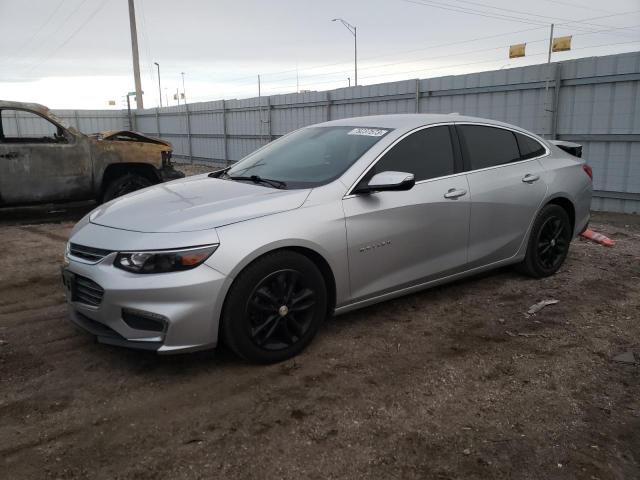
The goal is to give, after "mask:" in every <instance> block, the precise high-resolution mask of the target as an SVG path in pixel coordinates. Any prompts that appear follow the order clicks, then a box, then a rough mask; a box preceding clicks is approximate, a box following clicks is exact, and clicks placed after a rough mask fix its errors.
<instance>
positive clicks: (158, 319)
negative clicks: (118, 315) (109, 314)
mask: <svg viewBox="0 0 640 480" xmlns="http://www.w3.org/2000/svg"><path fill="white" fill-rule="evenodd" d="M122 321H123V322H124V323H126V324H127V325H128V326H129V327H131V328H133V329H135V330H148V331H151V332H164V331H165V329H166V326H167V318H166V317H163V316H162V315H159V314H157V313H152V312H145V311H142V310H135V309H132V308H123V309H122Z"/></svg>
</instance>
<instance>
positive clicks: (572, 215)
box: [540, 194, 576, 233]
mask: <svg viewBox="0 0 640 480" xmlns="http://www.w3.org/2000/svg"><path fill="white" fill-rule="evenodd" d="M547 205H558V206H559V207H562V209H563V210H564V211H565V212H567V215H569V221H570V222H571V231H572V232H574V233H575V228H576V207H575V205H574V203H573V201H572V200H571V199H570V198H569V196H568V195H562V194H559V195H556V196H554V197H552V198H550V199H548V200H547V202H546V203H545V204H544V205H543V206H542V207H541V208H540V210H542V208H544V207H546V206H547Z"/></svg>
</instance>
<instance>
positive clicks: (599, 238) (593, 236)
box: [580, 228, 616, 247]
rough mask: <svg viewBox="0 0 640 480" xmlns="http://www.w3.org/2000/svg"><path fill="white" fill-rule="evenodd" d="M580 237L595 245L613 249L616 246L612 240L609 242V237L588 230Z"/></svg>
mask: <svg viewBox="0 0 640 480" xmlns="http://www.w3.org/2000/svg"><path fill="white" fill-rule="evenodd" d="M580 236H581V237H584V238H586V239H588V240H591V241H592V242H596V243H599V244H600V245H604V246H605V247H613V246H614V245H615V244H616V242H615V241H614V240H611V239H610V238H609V237H607V236H605V235H603V234H601V233H598V232H594V231H593V230H591V229H590V228H587V229H586V230H585V231H584V232H582V233H581V234H580Z"/></svg>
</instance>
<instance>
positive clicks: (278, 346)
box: [222, 250, 327, 363]
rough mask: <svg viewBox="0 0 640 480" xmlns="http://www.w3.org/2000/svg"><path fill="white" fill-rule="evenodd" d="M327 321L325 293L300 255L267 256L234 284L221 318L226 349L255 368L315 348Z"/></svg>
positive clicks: (316, 274) (310, 265)
mask: <svg viewBox="0 0 640 480" xmlns="http://www.w3.org/2000/svg"><path fill="white" fill-rule="evenodd" d="M326 315H327V288H326V285H325V282H324V278H323V276H322V274H321V273H320V271H319V270H318V268H317V267H316V266H315V264H314V263H313V262H312V261H311V260H309V259H308V258H307V257H305V256H304V255H301V254H300V253H297V252H293V251H288V250H283V251H278V252H274V253H270V254H267V255H265V256H263V257H261V258H259V259H258V260H256V261H255V262H254V263H252V264H250V265H249V266H248V267H247V268H246V269H245V270H243V271H242V272H241V273H240V274H239V275H238V277H237V278H236V280H235V281H234V283H233V285H232V286H231V289H230V291H229V294H228V296H227V300H226V302H225V307H224V311H223V315H222V335H223V339H224V342H225V343H226V345H227V346H228V347H229V348H231V349H232V350H233V351H234V352H236V353H237V354H238V355H240V356H241V357H243V358H245V359H247V360H249V361H252V362H257V363H274V362H279V361H282V360H286V359H287V358H290V357H293V356H294V355H297V354H298V353H299V352H301V351H302V350H303V349H304V348H305V347H306V346H307V345H308V344H309V342H311V340H312V339H313V337H314V336H315V334H316V332H317V331H318V328H319V327H320V325H321V324H322V321H323V320H324V318H325V316H326Z"/></svg>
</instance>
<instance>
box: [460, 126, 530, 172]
mask: <svg viewBox="0 0 640 480" xmlns="http://www.w3.org/2000/svg"><path fill="white" fill-rule="evenodd" d="M457 130H458V133H459V135H460V139H461V143H462V148H463V152H464V155H465V157H466V158H467V159H468V160H469V163H470V165H471V170H478V169H480V168H487V167H493V166H495V165H504V164H505V163H509V162H514V161H517V160H520V150H519V149H518V143H517V142H516V137H515V135H514V133H513V132H512V131H510V130H505V129H503V128H495V127H485V126H483V125H458V126H457Z"/></svg>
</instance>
